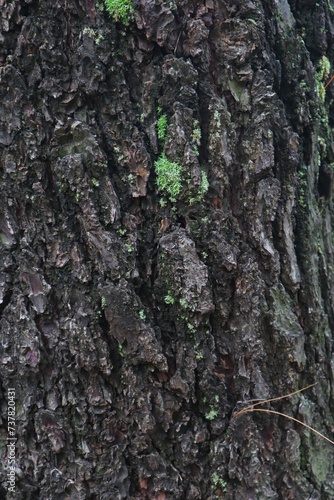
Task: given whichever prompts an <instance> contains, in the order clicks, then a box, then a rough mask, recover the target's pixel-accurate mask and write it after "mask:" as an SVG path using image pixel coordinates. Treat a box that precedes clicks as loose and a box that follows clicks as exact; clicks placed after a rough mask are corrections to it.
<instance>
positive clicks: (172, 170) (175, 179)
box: [154, 153, 182, 201]
mask: <svg viewBox="0 0 334 500" xmlns="http://www.w3.org/2000/svg"><path fill="white" fill-rule="evenodd" d="M154 167H155V172H156V174H157V184H158V188H159V191H163V192H165V193H166V194H167V196H168V198H169V199H170V200H171V201H176V197H177V196H178V194H179V193H180V192H181V189H182V183H181V174H182V167H181V166H180V165H179V164H178V163H176V162H171V161H169V160H168V158H167V157H166V155H165V153H162V154H161V155H160V157H159V158H158V160H157V161H156V162H155V164H154Z"/></svg>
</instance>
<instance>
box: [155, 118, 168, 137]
mask: <svg viewBox="0 0 334 500" xmlns="http://www.w3.org/2000/svg"><path fill="white" fill-rule="evenodd" d="M157 130H158V139H159V140H160V141H161V142H162V143H163V142H164V141H165V139H166V137H167V116H166V115H161V116H160V117H159V118H158V120H157Z"/></svg>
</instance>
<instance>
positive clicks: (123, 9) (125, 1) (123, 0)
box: [104, 0, 134, 25]
mask: <svg viewBox="0 0 334 500" xmlns="http://www.w3.org/2000/svg"><path fill="white" fill-rule="evenodd" d="M104 3H105V6H106V9H107V11H108V12H109V14H110V15H111V17H112V18H113V19H114V21H117V22H118V21H119V22H121V23H123V24H125V25H128V24H129V19H130V18H131V17H132V14H133V12H134V10H133V6H132V2H131V0H104Z"/></svg>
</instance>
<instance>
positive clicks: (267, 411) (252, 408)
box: [232, 76, 334, 445]
mask: <svg viewBox="0 0 334 500" xmlns="http://www.w3.org/2000/svg"><path fill="white" fill-rule="evenodd" d="M333 79H334V76H333ZM315 385H316V383H315V384H310V385H308V386H307V387H303V388H302V389H298V390H297V391H294V392H290V394H285V395H284V396H279V397H277V398H271V399H264V400H263V401H259V402H258V403H254V404H252V405H250V406H247V407H246V408H243V409H242V410H240V411H238V412H237V413H236V414H235V415H233V416H232V419H235V418H238V417H240V416H241V415H242V414H243V413H249V412H252V411H261V412H263V413H273V414H275V415H279V416H281V417H285V418H288V419H289V420H293V421H294V422H297V424H300V425H303V426H304V427H306V428H307V429H309V430H310V431H312V432H314V433H315V434H317V435H318V436H320V437H322V438H323V439H325V440H326V441H328V442H329V443H331V444H332V445H334V441H332V440H331V439H329V438H328V437H327V436H324V435H323V434H321V432H319V431H317V430H316V429H314V428H313V427H311V426H310V425H307V424H305V423H304V422H301V421H300V420H298V419H297V418H294V417H290V415H286V414H285V413H281V412H279V411H275V410H267V409H265V408H254V407H255V406H258V405H263V404H265V403H270V402H272V401H278V400H280V399H284V398H289V397H291V396H294V395H295V394H298V393H299V392H302V391H306V389H310V387H314V386H315Z"/></svg>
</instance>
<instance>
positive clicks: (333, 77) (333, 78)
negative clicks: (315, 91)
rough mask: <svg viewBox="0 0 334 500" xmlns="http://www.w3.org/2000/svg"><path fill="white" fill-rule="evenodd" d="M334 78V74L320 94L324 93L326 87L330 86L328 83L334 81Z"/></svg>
mask: <svg viewBox="0 0 334 500" xmlns="http://www.w3.org/2000/svg"><path fill="white" fill-rule="evenodd" d="M333 80H334V75H333V76H332V77H331V79H330V80H329V81H328V82H327V83H326V85H325V86H324V87H323V88H322V89H321V90H320V95H321V94H323V93H324V92H325V90H326V88H327V87H328V85H329V84H330V83H332V81H333Z"/></svg>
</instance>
